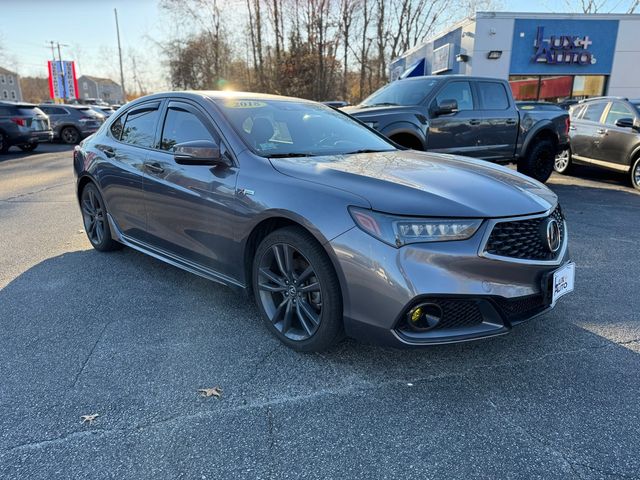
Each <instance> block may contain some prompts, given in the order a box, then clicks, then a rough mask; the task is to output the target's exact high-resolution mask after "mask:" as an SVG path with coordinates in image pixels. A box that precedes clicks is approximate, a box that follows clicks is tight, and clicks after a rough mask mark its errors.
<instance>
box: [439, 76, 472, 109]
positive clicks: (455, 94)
mask: <svg viewBox="0 0 640 480" xmlns="http://www.w3.org/2000/svg"><path fill="white" fill-rule="evenodd" d="M444 100H455V101H456V102H458V110H473V96H472V95H471V85H470V84H469V82H452V83H450V84H449V85H447V86H445V87H444V88H443V89H442V90H440V93H438V96H437V97H436V103H437V104H440V103H442V102H443V101H444Z"/></svg>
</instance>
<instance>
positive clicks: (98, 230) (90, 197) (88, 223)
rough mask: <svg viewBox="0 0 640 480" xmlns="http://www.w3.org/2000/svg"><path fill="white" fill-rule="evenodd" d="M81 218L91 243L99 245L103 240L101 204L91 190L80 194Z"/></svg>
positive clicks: (86, 189) (103, 220)
mask: <svg viewBox="0 0 640 480" xmlns="http://www.w3.org/2000/svg"><path fill="white" fill-rule="evenodd" d="M82 218H83V220H84V229H85V231H86V232H87V236H88V237H89V240H91V243H93V244H95V245H99V244H101V243H102V240H103V239H104V230H105V228H104V227H105V225H104V222H105V216H104V209H103V208H102V203H100V199H99V198H98V196H97V195H96V192H95V191H94V190H93V189H92V188H85V189H84V191H83V192H82Z"/></svg>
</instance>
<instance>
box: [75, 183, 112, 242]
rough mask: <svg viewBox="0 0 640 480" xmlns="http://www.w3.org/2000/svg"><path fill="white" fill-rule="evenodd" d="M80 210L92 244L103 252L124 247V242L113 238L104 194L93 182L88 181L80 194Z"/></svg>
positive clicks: (85, 229)
mask: <svg viewBox="0 0 640 480" xmlns="http://www.w3.org/2000/svg"><path fill="white" fill-rule="evenodd" d="M80 210H81V211H82V221H83V223H84V231H85V233H86V234H87V238H88V239H89V242H90V243H91V246H92V247H93V248H95V249H96V250H99V251H101V252H109V251H111V250H117V249H119V248H122V244H121V243H118V242H116V241H115V240H114V239H113V238H111V228H109V221H108V218H107V207H106V205H105V203H104V200H103V199H102V195H100V192H99V191H98V188H97V187H96V186H95V185H94V184H93V183H91V182H90V183H87V184H86V185H85V187H84V188H83V189H82V193H81V194H80Z"/></svg>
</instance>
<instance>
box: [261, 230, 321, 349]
mask: <svg viewBox="0 0 640 480" xmlns="http://www.w3.org/2000/svg"><path fill="white" fill-rule="evenodd" d="M258 291H259V294H260V301H261V302H262V306H263V308H264V310H265V312H266V313H267V316H268V317H269V319H270V320H271V323H273V325H274V326H275V327H276V329H277V330H278V331H279V332H280V333H281V334H283V335H284V336H285V337H287V338H288V339H290V340H295V341H301V340H306V339H308V338H310V337H311V336H313V335H314V334H315V333H316V331H317V330H318V327H319V326H320V321H321V319H322V288H321V285H320V280H319V279H318V277H317V276H316V273H315V271H314V269H313V266H312V265H311V263H310V262H309V261H308V260H307V259H306V258H305V256H304V255H302V254H301V253H300V252H299V251H298V250H296V248H295V247H293V246H291V245H289V244H286V243H277V244H275V245H272V246H271V248H269V250H267V251H266V252H265V253H264V254H263V255H262V258H261V259H260V264H259V270H258Z"/></svg>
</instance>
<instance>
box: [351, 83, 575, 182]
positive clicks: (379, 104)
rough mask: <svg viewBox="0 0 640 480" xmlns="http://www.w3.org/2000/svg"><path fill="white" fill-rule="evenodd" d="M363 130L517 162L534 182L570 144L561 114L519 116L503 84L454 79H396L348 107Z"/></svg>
mask: <svg viewBox="0 0 640 480" xmlns="http://www.w3.org/2000/svg"><path fill="white" fill-rule="evenodd" d="M343 110H344V111H345V112H347V113H349V114H350V115H353V116H354V117H356V118H357V119H358V120H360V121H362V122H364V123H365V124H367V125H368V126H369V127H372V128H375V129H376V130H378V131H380V132H381V133H383V134H384V135H386V136H387V137H389V138H390V139H391V140H393V141H395V142H396V143H398V144H400V145H402V146H404V147H407V148H411V149H414V150H428V151H430V152H439V153H452V154H457V155H465V156H468V157H476V158H481V159H483V160H489V161H492V162H511V161H515V162H516V163H517V165H518V171H519V172H522V173H524V174H526V175H529V176H530V177H533V178H535V179H536V180H538V181H540V182H545V181H546V180H547V179H548V178H549V176H550V175H551V173H552V172H553V166H554V160H555V156H556V154H557V153H558V152H561V151H562V150H564V149H565V148H566V146H567V145H568V143H569V131H568V130H569V115H568V114H567V112H565V111H562V110H559V109H558V110H546V109H545V110H542V109H532V110H518V108H517V107H516V103H515V101H514V99H513V97H512V95H511V88H510V87H509V83H508V82H507V81H505V80H500V79H494V78H484V77H467V76H460V75H446V76H425V77H416V78H407V79H403V80H396V81H395V82H392V83H390V84H388V85H386V86H385V87H383V88H381V89H380V90H378V91H376V92H374V93H373V94H372V95H371V96H370V97H368V98H367V99H365V100H364V101H363V102H362V103H361V104H360V105H357V106H355V107H347V108H344V109H343Z"/></svg>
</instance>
